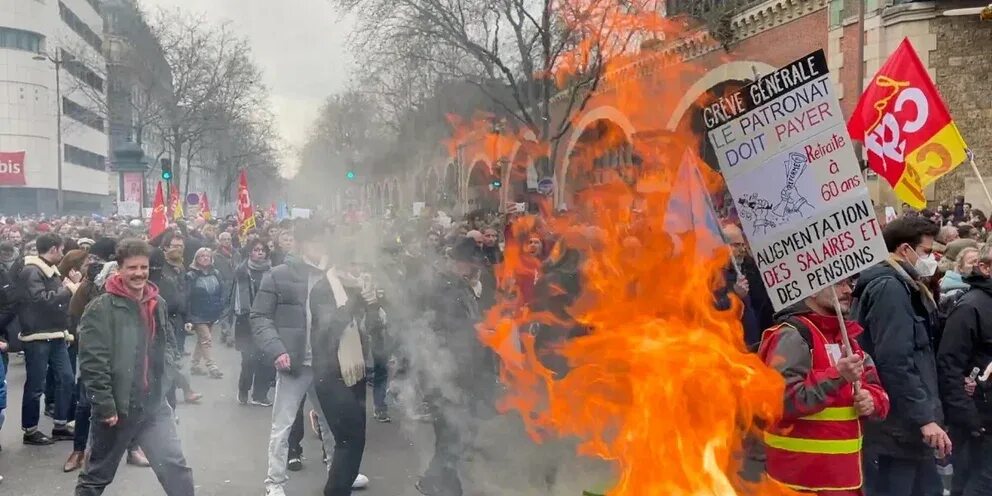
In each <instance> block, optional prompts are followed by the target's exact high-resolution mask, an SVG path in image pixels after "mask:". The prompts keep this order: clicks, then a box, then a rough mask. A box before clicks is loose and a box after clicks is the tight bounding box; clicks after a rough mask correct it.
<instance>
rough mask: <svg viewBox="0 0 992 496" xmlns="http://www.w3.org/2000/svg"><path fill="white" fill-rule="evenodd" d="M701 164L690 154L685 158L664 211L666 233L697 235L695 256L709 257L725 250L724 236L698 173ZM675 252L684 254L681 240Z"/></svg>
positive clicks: (684, 155) (688, 152) (677, 242)
mask: <svg viewBox="0 0 992 496" xmlns="http://www.w3.org/2000/svg"><path fill="white" fill-rule="evenodd" d="M698 163H699V160H698V159H697V158H696V155H695V154H693V153H692V151H690V150H688V149H687V150H686V151H685V153H684V154H683V155H682V162H681V163H680V164H679V169H678V171H677V172H676V174H675V182H673V183H672V193H671V196H669V199H668V205H667V207H666V208H665V232H667V233H669V234H673V235H685V234H687V233H694V234H695V252H696V253H697V254H699V255H704V256H705V255H710V254H712V253H713V251H714V250H716V249H717V248H719V247H721V246H723V245H724V244H725V243H724V240H723V233H722V232H721V230H720V222H719V221H718V220H717V216H716V212H714V211H713V208H712V207H711V206H710V200H709V198H708V196H709V192H708V191H707V190H706V183H705V182H704V181H703V178H702V176H701V175H700V173H699V166H698ZM674 239H675V240H676V251H679V250H681V246H680V245H679V243H680V241H679V238H678V237H674Z"/></svg>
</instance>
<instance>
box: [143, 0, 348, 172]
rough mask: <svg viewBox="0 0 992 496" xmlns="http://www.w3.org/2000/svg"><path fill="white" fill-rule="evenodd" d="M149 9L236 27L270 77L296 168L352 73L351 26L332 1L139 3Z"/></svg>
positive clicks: (279, 120)
mask: <svg viewBox="0 0 992 496" xmlns="http://www.w3.org/2000/svg"><path fill="white" fill-rule="evenodd" d="M140 1H141V4H142V6H144V7H145V8H146V9H147V10H149V11H150V10H153V9H155V8H157V7H159V6H161V7H165V8H173V7H179V8H182V9H184V10H188V11H190V12H203V13H205V14H206V15H207V16H208V18H210V19H211V20H213V21H217V22H221V21H224V20H227V21H230V22H231V27H232V28H233V29H234V31H235V32H236V33H238V34H239V35H241V36H244V37H246V38H247V39H248V41H249V42H250V43H251V46H252V51H253V52H254V55H255V60H256V61H257V62H258V64H259V65H260V66H261V68H262V71H263V72H264V74H265V83H266V85H267V86H268V87H269V90H270V93H271V96H272V108H273V110H274V111H275V113H276V123H277V124H278V127H279V132H280V134H281V135H282V138H283V140H284V141H285V144H286V145H287V146H288V147H289V152H288V153H287V154H286V157H285V161H286V162H287V163H286V164H285V165H286V166H288V167H289V168H291V169H295V168H296V167H297V163H296V162H297V156H296V153H294V150H295V149H298V148H299V147H301V146H302V145H303V142H304V140H305V138H306V134H307V130H308V128H309V126H310V123H311V122H312V121H313V119H314V118H315V117H316V115H317V110H318V109H319V107H320V104H321V103H322V102H323V101H324V99H325V98H326V97H327V96H328V95H330V94H333V93H335V92H337V91H340V90H343V89H344V88H345V86H346V84H347V82H348V78H349V75H350V73H351V65H352V61H351V57H350V56H349V54H348V50H347V48H346V46H345V41H346V38H347V35H348V29H349V28H350V26H349V23H348V22H344V21H342V20H341V16H340V15H339V14H338V13H337V11H335V9H333V8H332V7H331V5H330V2H329V0H283V1H281V2H277V3H273V2H272V0H140Z"/></svg>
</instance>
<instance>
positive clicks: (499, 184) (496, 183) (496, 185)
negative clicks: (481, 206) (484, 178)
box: [489, 179, 503, 189]
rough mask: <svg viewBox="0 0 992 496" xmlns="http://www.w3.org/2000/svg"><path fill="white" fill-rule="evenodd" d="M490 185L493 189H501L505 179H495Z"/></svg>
mask: <svg viewBox="0 0 992 496" xmlns="http://www.w3.org/2000/svg"><path fill="white" fill-rule="evenodd" d="M489 187H490V188H491V189H500V188H502V187H503V181H500V180H499V179H493V180H492V182H490V183H489Z"/></svg>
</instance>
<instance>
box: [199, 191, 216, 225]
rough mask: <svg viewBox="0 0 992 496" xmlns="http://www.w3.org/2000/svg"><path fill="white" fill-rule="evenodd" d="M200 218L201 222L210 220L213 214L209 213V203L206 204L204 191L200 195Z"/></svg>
mask: <svg viewBox="0 0 992 496" xmlns="http://www.w3.org/2000/svg"><path fill="white" fill-rule="evenodd" d="M200 216H201V217H203V220H210V218H211V217H213V214H211V213H210V203H209V202H207V192H206V191H204V192H203V194H201V195H200Z"/></svg>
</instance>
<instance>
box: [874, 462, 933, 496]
mask: <svg viewBox="0 0 992 496" xmlns="http://www.w3.org/2000/svg"><path fill="white" fill-rule="evenodd" d="M877 463H878V472H877V473H876V474H874V478H875V480H873V481H872V482H871V484H870V486H871V488H872V489H871V490H867V491H865V493H866V494H868V495H869V496H942V495H943V494H944V486H943V482H942V481H941V480H940V474H938V473H937V462H936V460H935V459H933V458H926V459H922V460H913V459H905V458H893V457H891V456H887V455H878V458H877ZM866 475H868V474H867V471H866Z"/></svg>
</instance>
